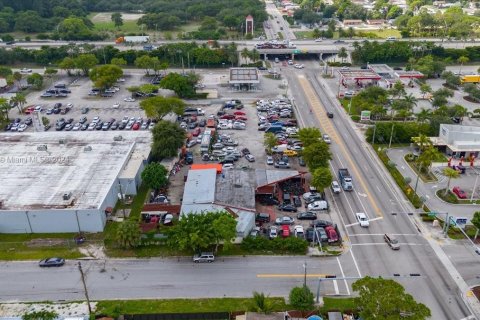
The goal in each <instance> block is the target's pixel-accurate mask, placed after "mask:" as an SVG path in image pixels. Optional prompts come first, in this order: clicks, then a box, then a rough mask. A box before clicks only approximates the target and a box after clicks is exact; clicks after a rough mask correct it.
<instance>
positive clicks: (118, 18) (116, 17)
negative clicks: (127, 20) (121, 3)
mask: <svg viewBox="0 0 480 320" xmlns="http://www.w3.org/2000/svg"><path fill="white" fill-rule="evenodd" d="M111 19H112V22H113V23H114V24H115V27H116V28H119V27H121V26H122V25H123V18H122V14H121V13H120V12H114V13H112V15H111Z"/></svg>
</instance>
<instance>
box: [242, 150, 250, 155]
mask: <svg viewBox="0 0 480 320" xmlns="http://www.w3.org/2000/svg"><path fill="white" fill-rule="evenodd" d="M242 154H243V155H244V156H246V155H247V154H250V150H248V148H243V149H242Z"/></svg>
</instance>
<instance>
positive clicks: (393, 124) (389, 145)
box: [388, 123, 395, 149]
mask: <svg viewBox="0 0 480 320" xmlns="http://www.w3.org/2000/svg"><path fill="white" fill-rule="evenodd" d="M394 128H395V123H392V132H391V133H390V142H389V143H388V149H390V147H391V146H392V138H393V129H394Z"/></svg>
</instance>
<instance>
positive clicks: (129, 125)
mask: <svg viewBox="0 0 480 320" xmlns="http://www.w3.org/2000/svg"><path fill="white" fill-rule="evenodd" d="M154 126H155V121H154V120H151V119H143V118H135V117H128V116H125V117H123V119H122V120H118V121H117V120H116V119H114V118H111V119H110V120H107V121H102V120H101V119H100V118H99V117H94V118H93V119H92V121H91V122H90V123H87V117H82V118H80V119H79V120H78V121H77V122H75V121H74V119H73V118H70V119H67V120H65V119H64V118H60V119H58V120H57V121H56V123H55V130H57V131H62V130H65V131H86V130H88V131H93V130H103V131H107V130H152V129H153V127H154ZM45 129H46V130H48V129H50V126H46V127H45Z"/></svg>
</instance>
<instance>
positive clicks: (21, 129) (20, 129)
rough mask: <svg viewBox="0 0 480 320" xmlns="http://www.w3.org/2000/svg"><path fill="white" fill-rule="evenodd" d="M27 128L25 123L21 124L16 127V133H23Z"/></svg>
mask: <svg viewBox="0 0 480 320" xmlns="http://www.w3.org/2000/svg"><path fill="white" fill-rule="evenodd" d="M27 128H28V126H27V125H26V124H25V123H22V124H21V125H19V126H18V128H17V131H18V132H23V131H25V130H26V129H27Z"/></svg>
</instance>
